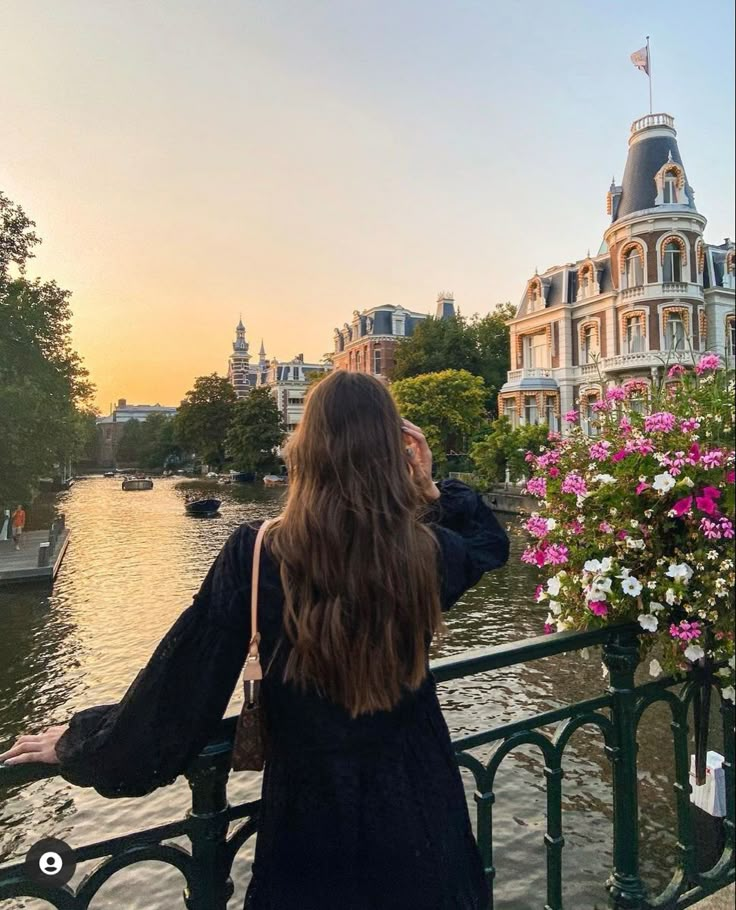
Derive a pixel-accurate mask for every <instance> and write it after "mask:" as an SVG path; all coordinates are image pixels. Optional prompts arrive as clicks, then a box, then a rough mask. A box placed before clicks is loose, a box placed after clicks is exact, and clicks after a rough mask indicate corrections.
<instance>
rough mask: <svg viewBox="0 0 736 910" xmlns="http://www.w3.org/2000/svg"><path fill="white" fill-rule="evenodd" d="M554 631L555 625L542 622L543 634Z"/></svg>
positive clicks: (549, 633)
mask: <svg viewBox="0 0 736 910" xmlns="http://www.w3.org/2000/svg"><path fill="white" fill-rule="evenodd" d="M554 631H555V627H554V626H553V625H551V624H550V623H548V622H546V623H545V624H544V634H545V635H551V634H552V633H553V632H554Z"/></svg>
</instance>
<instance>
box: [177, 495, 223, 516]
mask: <svg viewBox="0 0 736 910" xmlns="http://www.w3.org/2000/svg"><path fill="white" fill-rule="evenodd" d="M220 505H221V501H220V500H219V499H194V500H192V501H191V502H187V503H185V504H184V508H185V509H186V511H187V514H188V515H196V516H198V517H200V518H211V517H212V516H213V515H217V513H218V512H219V510H220Z"/></svg>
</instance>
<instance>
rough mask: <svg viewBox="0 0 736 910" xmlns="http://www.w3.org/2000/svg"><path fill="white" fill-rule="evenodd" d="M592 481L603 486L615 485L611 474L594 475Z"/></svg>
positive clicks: (614, 479)
mask: <svg viewBox="0 0 736 910" xmlns="http://www.w3.org/2000/svg"><path fill="white" fill-rule="evenodd" d="M593 480H597V481H598V483H605V484H611V483H616V478H615V477H614V476H613V475H612V474H596V475H595V477H594V478H593Z"/></svg>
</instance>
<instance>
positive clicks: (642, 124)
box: [631, 114, 675, 135]
mask: <svg viewBox="0 0 736 910" xmlns="http://www.w3.org/2000/svg"><path fill="white" fill-rule="evenodd" d="M657 126H665V127H668V128H669V129H672V130H673V129H674V128H675V118H674V117H672V116H671V115H670V114H647V115H646V116H645V117H640V118H639V119H638V120H635V121H634V122H633V123H632V124H631V134H632V135H633V134H634V133H638V132H639V131H640V130H646V129H650V128H651V127H657Z"/></svg>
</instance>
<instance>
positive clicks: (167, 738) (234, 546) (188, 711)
mask: <svg viewBox="0 0 736 910" xmlns="http://www.w3.org/2000/svg"><path fill="white" fill-rule="evenodd" d="M253 537H254V534H253V531H252V529H251V528H249V527H247V526H243V527H242V528H240V529H239V530H237V531H236V532H235V533H234V534H233V535H232V536H231V537H230V539H229V540H228V541H227V543H226V544H225V546H224V547H223V549H222V551H221V552H220V554H219V556H218V557H217V559H216V560H215V562H214V563H213V565H212V567H211V568H210V571H209V573H208V574H207V577H206V578H205V580H204V582H203V584H202V587H201V589H200V590H199V592H198V594H196V595H195V597H194V601H193V603H192V605H191V606H190V607H189V608H188V609H187V610H185V611H184V612H183V613H182V614H181V616H180V617H179V618H178V619H177V621H176V622H175V623H174V625H173V626H172V628H171V629H170V630H169V632H168V633H167V634H166V636H165V637H164V638H163V640H162V641H161V642H160V644H159V645H158V647H157V648H156V650H155V652H154V654H153V656H152V657H151V659H150V660H149V662H148V664H147V665H146V667H145V668H144V669H142V670H141V671H140V673H138V675H137V676H136V678H135V680H134V681H133V683H132V685H131V686H130V688H129V689H128V691H127V692H126V693H125V695H124V696H123V699H122V701H121V702H120V703H119V704H116V705H102V706H99V707H95V708H90V709H88V710H86V711H80V712H79V713H78V714H75V715H74V716H73V717H72V719H71V721H70V724H69V729H68V730H67V732H66V733H64V735H63V736H62V737H61V739H60V740H59V742H58V744H57V754H58V756H59V763H60V769H59V770H60V773H61V774H62V776H63V777H64V778H66V779H67V780H68V781H70V782H71V783H73V784H77V785H79V786H91V787H94V788H95V789H96V790H97V791H98V792H99V793H101V794H102V795H103V796H108V797H116V796H142V795H143V794H145V793H149V792H150V791H151V790H154V789H155V788H156V787H160V786H162V785H163V784H168V783H171V782H172V781H173V780H174V779H175V778H176V777H177V776H178V775H179V774H181V773H182V771H183V770H184V769H185V768H186V767H187V765H188V764H189V763H190V761H191V760H192V759H193V758H194V757H195V756H196V755H197V753H198V752H199V751H200V750H201V749H202V747H203V746H204V745H205V743H206V742H207V740H208V739H209V738H210V737H211V736H212V735H214V733H215V732H216V729H217V725H218V723H219V721H220V720H221V718H222V716H223V712H224V711H225V709H226V707H227V703H228V701H229V700H230V696H231V695H232V693H233V689H234V688H235V684H236V682H237V679H238V676H239V673H240V670H241V669H242V666H243V661H244V660H245V654H246V651H247V644H248V639H249V634H250V616H249V609H248V595H249V591H250V567H251V560H252V549H253Z"/></svg>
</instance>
